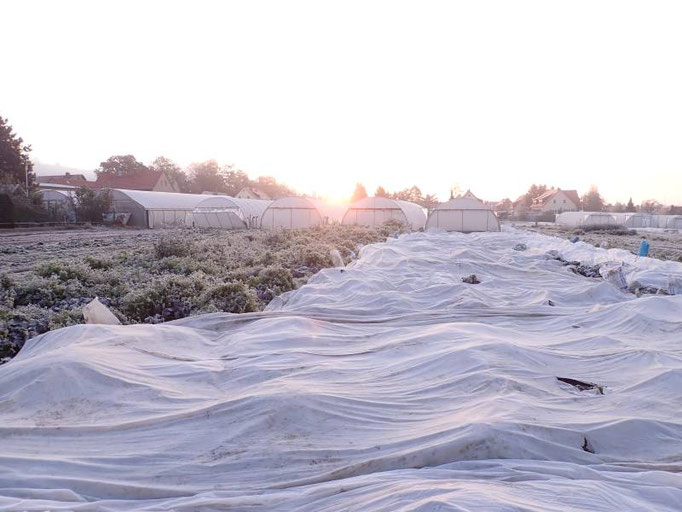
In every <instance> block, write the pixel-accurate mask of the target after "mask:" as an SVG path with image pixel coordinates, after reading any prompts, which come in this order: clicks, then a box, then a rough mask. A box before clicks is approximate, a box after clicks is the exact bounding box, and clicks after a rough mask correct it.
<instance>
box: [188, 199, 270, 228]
mask: <svg viewBox="0 0 682 512" xmlns="http://www.w3.org/2000/svg"><path fill="white" fill-rule="evenodd" d="M203 197H204V198H205V199H204V200H203V201H201V202H200V203H199V204H198V205H197V206H196V208H194V210H193V211H192V212H191V213H189V214H187V217H186V219H185V223H186V225H187V226H189V227H197V228H219V229H246V228H259V227H260V219H261V216H262V215H263V212H265V210H266V209H267V207H268V205H269V204H270V203H271V201H262V200H259V199H240V198H236V197H229V196H203Z"/></svg>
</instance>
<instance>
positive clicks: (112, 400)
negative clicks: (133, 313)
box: [0, 231, 682, 512]
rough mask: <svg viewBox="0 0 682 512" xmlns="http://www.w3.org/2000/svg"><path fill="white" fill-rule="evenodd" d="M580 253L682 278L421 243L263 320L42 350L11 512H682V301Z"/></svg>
mask: <svg viewBox="0 0 682 512" xmlns="http://www.w3.org/2000/svg"><path fill="white" fill-rule="evenodd" d="M519 244H524V245H525V250H515V247H516V248H517V249H520V248H521V247H520V245H519ZM548 251H553V252H549V253H548ZM557 255H558V256H559V257H560V258H557ZM563 261H581V262H584V263H585V264H589V265H596V264H604V265H612V264H613V263H614V262H618V263H619V264H620V263H623V262H625V263H626V266H625V267H624V271H623V272H624V276H625V279H626V280H627V281H628V283H631V282H633V281H634V280H636V281H638V282H641V283H642V284H645V285H647V286H652V287H656V286H658V287H662V286H664V284H665V283H668V282H675V281H676V280H679V279H682V264H680V263H676V262H664V261H659V260H654V259H637V258H635V257H634V256H632V255H631V254H629V253H628V252H626V251H621V250H616V249H613V250H610V251H606V250H603V249H597V248H594V247H593V246H591V245H588V244H583V243H578V244H571V243H570V242H568V241H562V240H560V239H556V238H549V237H546V236H542V235H539V234H535V233H527V232H518V231H510V232H509V231H508V232H503V233H485V234H472V235H462V234H445V233H416V234H412V235H406V236H403V237H400V238H399V239H391V240H389V241H388V242H387V243H380V244H375V245H370V246H366V247H365V248H363V249H362V251H361V258H360V259H359V260H358V261H357V262H355V263H354V264H352V265H350V266H349V267H347V268H346V269H325V270H322V271H321V272H320V273H318V274H317V275H316V276H314V277H313V278H312V279H310V281H309V282H308V284H306V285H305V286H303V287H301V288H300V289H298V290H295V291H292V292H289V293H286V294H284V295H283V296H281V297H280V298H277V299H275V300H274V301H272V302H271V303H270V305H269V306H268V307H267V308H266V310H265V311H262V312H254V313H245V314H242V315H230V314H225V313H213V314H209V315H203V316H197V317H191V318H185V319H182V320H178V321H174V322H170V323H166V324H161V325H129V326H96V325H79V326H73V327H68V328H65V329H61V330H57V331H52V332H49V333H47V334H45V335H42V336H41V337H38V338H35V339H33V340H30V341H29V342H28V343H27V344H26V345H25V346H24V348H23V349H22V350H21V352H20V353H19V355H18V356H17V357H15V358H14V359H13V360H12V361H10V362H9V363H7V364H5V365H3V366H2V367H0V425H1V426H0V430H1V431H2V435H3V440H4V442H3V443H2V445H1V446H0V468H1V469H0V495H2V496H3V498H0V506H1V507H5V508H6V509H8V510H44V509H51V510H103V509H104V510H224V509H228V508H229V509H230V510H237V511H247V510H248V511H254V510H259V511H260V510H262V511H271V510H305V511H319V510H325V511H342V510H344V511H345V510H362V511H386V512H388V511H401V510H404V511H408V510H410V511H417V510H418V511H421V512H424V511H436V510H438V511H442V510H449V511H455V510H457V511H462V510H481V509H484V510H533V511H541V510H542V511H547V510H550V511H552V510H555V511H565V510H567V509H571V510H584V511H594V510H609V511H610V510H669V511H672V510H679V503H682V422H681V420H680V414H679V412H680V409H679V404H680V402H679V390H680V385H681V384H680V383H681V376H682V347H681V346H680V337H681V335H682V296H680V295H644V296H641V297H638V296H636V295H634V294H632V293H629V292H628V291H624V290H621V289H619V288H618V287H616V286H614V285H613V284H611V283H610V282H609V281H607V280H604V279H600V278H595V279H590V278H586V277H584V276H582V275H579V274H576V273H573V272H571V271H570V269H569V268H568V267H567V266H566V265H565V264H564V263H563ZM472 273H475V274H476V275H477V276H478V278H479V280H480V281H481V283H480V284H476V285H472V284H467V283H464V282H462V280H461V279H462V277H465V276H468V275H470V274H472ZM557 377H562V378H564V379H567V380H569V381H570V379H575V380H577V381H580V382H584V383H595V384H597V385H598V386H600V387H601V391H600V389H599V388H596V387H589V386H588V387H587V388H586V389H583V388H580V387H577V386H575V385H571V384H570V383H567V382H565V381H561V380H558V379H557Z"/></svg>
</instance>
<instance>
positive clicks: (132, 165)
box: [95, 155, 296, 198]
mask: <svg viewBox="0 0 682 512" xmlns="http://www.w3.org/2000/svg"><path fill="white" fill-rule="evenodd" d="M144 171H161V172H163V173H164V174H165V175H166V177H167V178H168V179H170V180H172V181H173V182H175V184H176V185H177V187H178V189H179V191H180V192H185V193H195V194H201V193H202V192H218V193H221V194H226V195H228V196H236V195H237V194H238V193H239V191H240V190H242V189H243V188H245V187H252V188H258V189H259V190H262V191H263V192H265V193H266V194H267V195H268V196H270V197H271V198H278V197H283V196H289V195H296V192H295V191H294V190H293V189H291V188H289V187H288V186H286V185H284V184H282V183H278V182H277V180H276V179H275V178H273V177H272V176H259V177H258V178H256V179H255V180H252V179H251V178H249V176H248V175H247V174H246V173H245V172H244V171H242V170H239V169H237V168H236V167H235V166H234V165H223V166H221V165H220V164H218V162H216V161H215V160H207V161H205V162H197V163H193V164H190V165H189V166H188V167H187V168H186V169H183V168H182V167H180V166H179V165H178V164H176V163H175V162H173V161H172V160H171V159H170V158H166V157H164V156H160V157H157V158H156V159H155V160H154V161H153V162H152V163H151V164H149V165H145V164H143V163H142V162H140V161H138V160H137V159H136V158H135V157H134V156H133V155H114V156H111V157H109V158H108V159H107V160H105V161H104V162H102V163H100V164H99V167H98V168H97V169H96V170H95V174H96V175H97V176H98V177H99V176H102V175H107V174H109V175H114V176H127V175H135V174H139V173H140V172H144Z"/></svg>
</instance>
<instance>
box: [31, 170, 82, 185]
mask: <svg viewBox="0 0 682 512" xmlns="http://www.w3.org/2000/svg"><path fill="white" fill-rule="evenodd" d="M36 181H37V182H38V183H59V184H61V185H69V183H65V182H66V181H68V182H75V181H78V182H80V181H87V179H86V178H85V175H83V174H71V173H70V172H67V173H64V174H47V175H43V176H36Z"/></svg>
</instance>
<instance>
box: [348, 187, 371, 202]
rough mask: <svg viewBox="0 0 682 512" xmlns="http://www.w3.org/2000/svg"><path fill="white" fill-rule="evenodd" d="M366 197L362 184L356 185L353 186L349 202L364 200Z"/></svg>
mask: <svg viewBox="0 0 682 512" xmlns="http://www.w3.org/2000/svg"><path fill="white" fill-rule="evenodd" d="M365 197H367V190H365V186H364V185H363V184H362V183H356V184H355V190H354V191H353V195H352V197H351V199H350V200H351V202H353V203H354V202H355V201H359V200H360V199H364V198H365Z"/></svg>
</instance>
